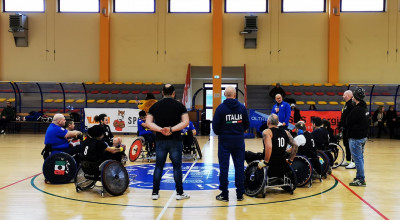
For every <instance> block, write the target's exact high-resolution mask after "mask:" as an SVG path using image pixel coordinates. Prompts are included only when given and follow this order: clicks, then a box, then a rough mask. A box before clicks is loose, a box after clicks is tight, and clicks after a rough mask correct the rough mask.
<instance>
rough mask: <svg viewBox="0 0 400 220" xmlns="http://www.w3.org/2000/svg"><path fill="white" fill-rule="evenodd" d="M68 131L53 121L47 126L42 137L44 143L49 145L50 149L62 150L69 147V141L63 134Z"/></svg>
mask: <svg viewBox="0 0 400 220" xmlns="http://www.w3.org/2000/svg"><path fill="white" fill-rule="evenodd" d="M67 133H68V131H67V130H66V129H64V128H62V127H60V126H58V125H55V124H53V123H51V124H50V126H49V127H48V128H47V131H46V135H45V137H44V144H49V145H51V148H52V149H57V150H58V151H63V150H64V149H68V148H69V142H68V140H67V138H65V135H66V134H67Z"/></svg>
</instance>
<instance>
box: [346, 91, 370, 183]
mask: <svg viewBox="0 0 400 220" xmlns="http://www.w3.org/2000/svg"><path fill="white" fill-rule="evenodd" d="M364 97H365V90H364V89H363V88H361V87H357V88H356V90H354V92H353V99H352V100H353V105H355V107H354V109H353V110H352V111H351V112H350V114H349V115H348V117H347V123H346V124H347V126H348V128H349V129H348V131H347V135H348V137H349V145H350V151H351V157H352V158H353V160H354V163H355V164H356V169H357V174H356V178H354V181H353V182H351V183H350V184H349V185H350V186H366V185H367V184H366V183H365V175H364V146H365V142H366V141H367V135H368V128H369V125H368V115H369V112H368V110H367V104H366V103H365V101H364Z"/></svg>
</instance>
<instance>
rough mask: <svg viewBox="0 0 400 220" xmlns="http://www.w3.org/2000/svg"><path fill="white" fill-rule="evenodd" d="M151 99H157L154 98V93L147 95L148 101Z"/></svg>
mask: <svg viewBox="0 0 400 220" xmlns="http://www.w3.org/2000/svg"><path fill="white" fill-rule="evenodd" d="M149 99H156V97H155V96H154V94H153V93H150V92H149V93H147V94H146V100H149Z"/></svg>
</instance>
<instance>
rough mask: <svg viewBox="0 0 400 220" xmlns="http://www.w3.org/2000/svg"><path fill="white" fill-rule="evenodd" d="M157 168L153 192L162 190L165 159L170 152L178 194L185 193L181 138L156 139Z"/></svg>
mask: <svg viewBox="0 0 400 220" xmlns="http://www.w3.org/2000/svg"><path fill="white" fill-rule="evenodd" d="M156 145H157V147H156V168H155V169H154V176H153V193H157V194H158V191H160V182H161V176H162V171H163V169H164V165H165V161H166V160H167V155H168V153H169V159H171V161H172V166H173V169H174V180H175V188H176V192H177V193H178V194H182V193H183V186H182V141H181V140H159V141H156Z"/></svg>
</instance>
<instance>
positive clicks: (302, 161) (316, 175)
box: [292, 151, 330, 187]
mask: <svg viewBox="0 0 400 220" xmlns="http://www.w3.org/2000/svg"><path fill="white" fill-rule="evenodd" d="M329 163H330V162H329V157H328V156H327V155H326V154H325V153H324V152H323V151H317V157H316V158H308V157H306V156H303V155H296V157H295V158H294V160H293V163H292V168H293V169H294V171H295V173H296V177H297V186H298V187H301V186H305V185H307V184H308V187H311V186H312V180H315V179H319V181H320V182H322V178H324V179H326V178H327V174H328V172H329V169H330V167H329Z"/></svg>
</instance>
